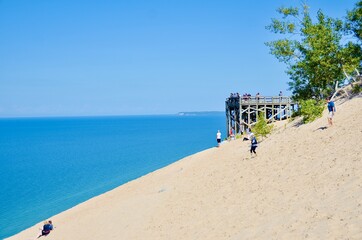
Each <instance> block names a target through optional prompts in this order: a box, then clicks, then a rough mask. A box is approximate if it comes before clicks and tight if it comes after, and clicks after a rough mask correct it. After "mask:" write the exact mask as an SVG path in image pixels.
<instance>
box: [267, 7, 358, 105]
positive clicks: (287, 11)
mask: <svg viewBox="0 0 362 240" xmlns="http://www.w3.org/2000/svg"><path fill="white" fill-rule="evenodd" d="M278 12H279V13H280V14H281V15H282V20H278V19H272V23H271V25H269V26H267V27H266V28H267V29H268V30H270V31H272V32H274V33H276V34H281V35H284V36H285V38H283V39H279V40H276V41H271V42H267V43H266V45H267V46H268V47H269V48H270V52H271V54H272V55H274V56H275V57H276V58H277V59H278V60H279V61H281V62H283V63H285V64H286V65H287V74H288V75H289V77H290V81H289V83H288V84H289V88H290V90H292V93H293V98H294V99H295V100H303V99H304V100H305V99H310V98H316V99H322V98H324V97H325V96H326V95H330V94H331V93H332V92H333V90H334V87H335V82H336V81H341V80H343V79H344V78H345V76H344V73H343V70H345V71H346V72H352V71H353V70H354V69H355V68H356V67H357V66H359V63H360V59H361V56H360V55H359V54H358V49H356V47H355V45H354V44H352V43H351V42H348V43H346V44H344V45H342V43H341V42H342V41H341V40H342V33H343V28H342V27H343V22H342V21H341V20H335V19H332V18H330V17H327V16H325V14H324V13H323V12H322V11H321V10H319V11H318V13H317V21H316V23H313V21H312V19H311V17H310V14H309V10H308V6H307V5H304V6H303V10H302V12H301V11H300V10H299V9H298V8H293V7H290V8H279V9H278Z"/></svg>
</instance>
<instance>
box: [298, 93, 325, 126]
mask: <svg viewBox="0 0 362 240" xmlns="http://www.w3.org/2000/svg"><path fill="white" fill-rule="evenodd" d="M323 109H324V103H323V102H322V101H316V100H315V99H308V100H301V101H300V113H301V115H302V116H303V122H304V123H308V122H312V121H314V120H315V119H317V118H320V117H321V116H322V113H323Z"/></svg>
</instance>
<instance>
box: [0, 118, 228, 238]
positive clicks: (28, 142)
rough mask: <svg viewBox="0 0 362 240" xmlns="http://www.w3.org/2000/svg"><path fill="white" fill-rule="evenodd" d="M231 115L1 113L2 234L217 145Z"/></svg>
mask: <svg viewBox="0 0 362 240" xmlns="http://www.w3.org/2000/svg"><path fill="white" fill-rule="evenodd" d="M225 127H226V126H225V115H224V114H222V113H213V114H204V115H195V116H178V115H164V116H122V117H72V118H17V119H0V166H1V168H0V239H3V238H5V237H9V236H11V235H14V234H16V233H18V232H20V231H22V230H24V229H26V228H28V227H30V226H33V225H34V224H36V223H38V222H40V221H42V220H45V219H47V218H49V217H51V216H53V215H55V214H58V213H60V212H62V211H64V210H67V209H69V208H71V207H73V206H75V205H77V204H79V203H81V202H84V201H86V200H88V199H90V198H91V197H94V196H96V195H99V194H102V193H104V192H106V191H109V190H111V189H113V188H115V187H117V186H120V185H122V184H124V183H126V182H128V181H131V180H133V179H136V178H138V177H140V176H143V175H145V174H147V173H149V172H152V171H154V170H156V169H159V168H162V167H164V166H167V165H169V164H171V163H173V162H175V161H177V160H179V159H181V158H183V157H185V156H188V155H191V154H194V153H196V152H199V151H202V150H205V149H207V148H211V147H214V146H215V145H216V132H217V130H218V129H220V130H221V132H222V134H223V135H222V138H224V137H225V135H226V134H225Z"/></svg>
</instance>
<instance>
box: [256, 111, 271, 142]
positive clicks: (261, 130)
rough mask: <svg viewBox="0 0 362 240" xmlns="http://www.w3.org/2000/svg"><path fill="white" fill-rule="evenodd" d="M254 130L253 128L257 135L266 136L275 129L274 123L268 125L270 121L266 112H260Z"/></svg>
mask: <svg viewBox="0 0 362 240" xmlns="http://www.w3.org/2000/svg"><path fill="white" fill-rule="evenodd" d="M252 130H253V133H254V134H255V136H257V137H259V136H261V137H266V136H267V135H269V134H270V133H271V131H272V130H273V125H268V123H267V122H266V119H265V116H264V114H261V113H260V114H259V118H258V121H257V122H256V124H255V125H254V127H253V129H252Z"/></svg>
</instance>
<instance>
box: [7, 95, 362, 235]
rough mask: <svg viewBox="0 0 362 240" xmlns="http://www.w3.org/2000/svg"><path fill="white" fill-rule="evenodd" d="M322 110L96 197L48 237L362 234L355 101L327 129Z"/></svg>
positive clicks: (361, 126)
mask: <svg viewBox="0 0 362 240" xmlns="http://www.w3.org/2000/svg"><path fill="white" fill-rule="evenodd" d="M326 114H327V113H326V112H325V113H324V116H323V117H322V118H320V119H318V120H316V121H315V122H313V123H310V124H306V125H300V126H298V124H297V122H291V123H287V122H286V123H285V125H284V126H281V127H280V128H279V129H278V130H276V131H275V132H274V134H273V135H271V136H270V137H269V138H267V139H265V140H264V141H263V142H261V144H260V146H259V147H258V148H257V152H258V156H257V157H254V158H250V155H249V152H248V149H249V142H243V141H241V140H240V139H239V140H235V141H231V142H226V143H223V144H222V145H221V147H220V148H212V149H208V150H206V151H203V152H200V153H197V154H195V155H192V156H189V157H186V158H184V159H182V160H180V161H178V162H176V163H174V164H172V165H170V166H168V167H166V168H163V169H160V170H158V171H155V172H153V173H150V174H148V175H146V176H144V177H141V178H139V179H137V180H135V181H132V182H129V183H127V184H125V185H123V186H121V187H118V188H116V189H114V190H112V191H110V192H107V193H105V194H103V195H100V196H98V197H95V198H93V199H91V200H89V201H87V202H85V203H82V204H80V205H78V206H76V207H74V208H72V209H70V210H68V211H65V212H63V213H61V214H59V215H56V216H54V217H52V218H51V219H52V220H53V222H54V223H55V226H56V229H55V230H54V231H53V232H52V233H51V234H50V235H49V236H48V237H46V239H48V240H49V239H72V240H78V239H79V240H83V239H84V240H89V239H129V240H131V239H132V240H133V239H134V240H137V239H142V240H144V239H155V240H156V239H157V240H161V239H167V240H170V239H190V240H191V239H192V240H194V239H202V240H205V239H215V240H220V239H362V206H361V205H362V151H361V142H362V98H354V99H352V100H349V101H346V102H343V103H342V102H340V103H337V113H336V115H335V118H334V124H335V125H334V126H333V127H328V128H325V127H326V126H327V119H326V116H327V115H326ZM41 226H42V224H41V223H39V224H37V225H36V226H34V227H32V228H29V229H27V230H25V231H23V232H21V233H19V234H17V235H15V236H13V237H11V238H9V239H11V240H15V239H22V240H25V239H35V237H36V236H37V235H38V233H39V231H38V229H39V228H40V227H41ZM44 239H45V238H44Z"/></svg>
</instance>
